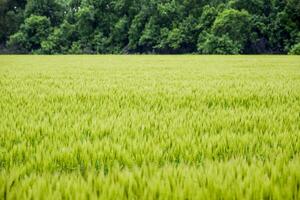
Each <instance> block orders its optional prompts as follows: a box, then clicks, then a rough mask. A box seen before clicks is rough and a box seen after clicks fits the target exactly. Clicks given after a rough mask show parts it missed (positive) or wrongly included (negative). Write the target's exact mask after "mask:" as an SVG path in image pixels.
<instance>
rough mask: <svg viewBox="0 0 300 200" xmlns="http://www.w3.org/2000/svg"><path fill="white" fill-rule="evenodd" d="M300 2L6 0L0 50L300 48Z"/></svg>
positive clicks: (0, 0) (0, 15)
mask: <svg viewBox="0 0 300 200" xmlns="http://www.w3.org/2000/svg"><path fill="white" fill-rule="evenodd" d="M299 13H300V1H298V0H287V1H279V0H213V1H197V0H189V1H187V0H67V1H65V0H18V1H16V0H0V48H10V49H11V51H13V52H28V53H30V52H31V53H44V54H60V53H62V54H66V53H196V52H198V53H205V54H237V53H239V54H240V53H242V54H255V53H288V52H293V51H292V49H295V46H297V44H298V43H299V33H300V14H299Z"/></svg>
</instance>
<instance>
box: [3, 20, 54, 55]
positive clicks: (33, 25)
mask: <svg viewBox="0 0 300 200" xmlns="http://www.w3.org/2000/svg"><path fill="white" fill-rule="evenodd" d="M50 30H51V27H50V20H49V19H48V18H47V17H44V16H36V15H31V16H30V17H29V18H27V19H26V20H25V22H24V24H22V25H21V28H20V31H18V32H17V33H16V34H14V35H12V36H11V37H10V41H9V45H10V46H11V47H12V48H14V49H18V48H21V49H23V48H25V49H26V50H27V51H29V52H31V51H35V50H38V49H39V48H40V47H41V43H42V41H44V40H46V39H47V37H48V35H49V33H50Z"/></svg>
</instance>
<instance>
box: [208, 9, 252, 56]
mask: <svg viewBox="0 0 300 200" xmlns="http://www.w3.org/2000/svg"><path fill="white" fill-rule="evenodd" d="M250 30H251V24H250V15H249V13H248V12H247V11H244V10H243V11H238V10H234V9H226V10H224V11H223V12H221V13H220V14H219V15H218V16H217V18H216V20H215V22H214V24H213V26H212V33H213V34H214V35H216V36H219V37H222V36H224V35H227V36H228V37H229V38H230V39H231V40H232V41H234V42H235V43H237V44H239V45H240V46H241V47H242V52H243V51H244V49H243V47H244V45H245V44H246V42H247V41H248V40H249V38H250Z"/></svg>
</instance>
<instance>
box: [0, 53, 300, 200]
mask: <svg viewBox="0 0 300 200" xmlns="http://www.w3.org/2000/svg"><path fill="white" fill-rule="evenodd" d="M0 199H55V200H59V199H300V57H299V56H298V57H297V56H0Z"/></svg>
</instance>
